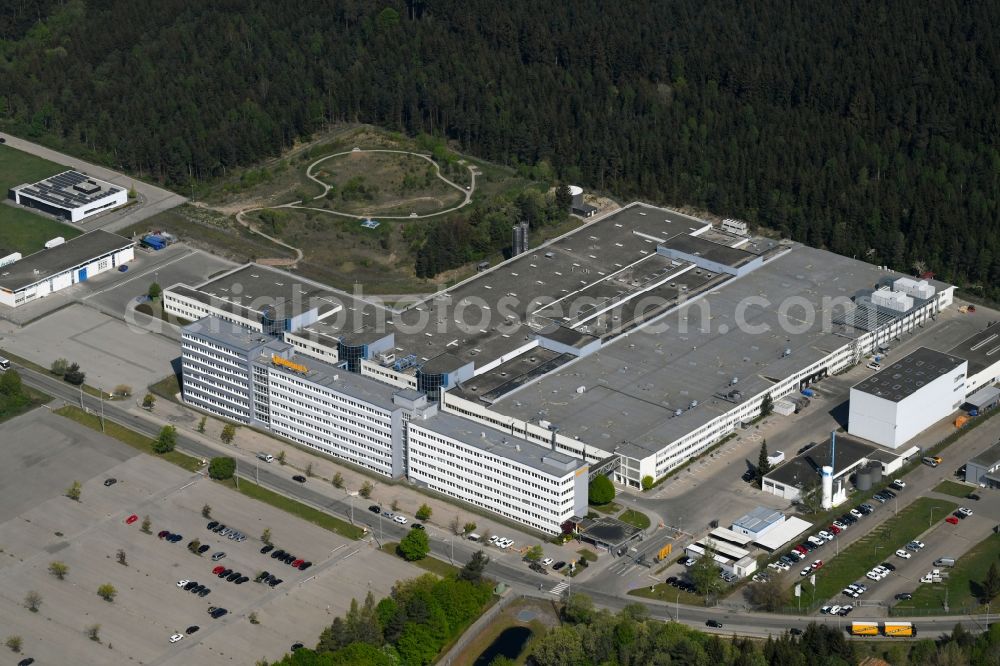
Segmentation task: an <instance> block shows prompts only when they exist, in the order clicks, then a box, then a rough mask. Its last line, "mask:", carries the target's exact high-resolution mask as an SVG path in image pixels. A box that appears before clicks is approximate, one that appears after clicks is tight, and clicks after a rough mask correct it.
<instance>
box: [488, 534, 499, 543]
mask: <svg viewBox="0 0 1000 666" xmlns="http://www.w3.org/2000/svg"><path fill="white" fill-rule="evenodd" d="M499 540H500V537H498V536H497V535H496V534H494V535H493V536H491V537H490V543H492V544H496V542H497V541H499Z"/></svg>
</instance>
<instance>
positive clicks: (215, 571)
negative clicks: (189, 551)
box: [212, 564, 226, 576]
mask: <svg viewBox="0 0 1000 666" xmlns="http://www.w3.org/2000/svg"><path fill="white" fill-rule="evenodd" d="M225 570H226V567H224V566H222V565H221V564H220V565H219V566H217V567H215V568H214V569H212V575H213V576H218V575H219V574H220V573H222V572H223V571H225Z"/></svg>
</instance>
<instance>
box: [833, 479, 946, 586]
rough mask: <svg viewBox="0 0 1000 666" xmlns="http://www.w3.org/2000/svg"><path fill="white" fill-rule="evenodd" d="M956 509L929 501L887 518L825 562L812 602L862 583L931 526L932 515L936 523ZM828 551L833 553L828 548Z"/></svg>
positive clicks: (924, 499) (886, 507)
mask: <svg viewBox="0 0 1000 666" xmlns="http://www.w3.org/2000/svg"><path fill="white" fill-rule="evenodd" d="M956 508H958V505H957V504H953V503H952V502H947V501H943V500H937V499H932V498H929V497H921V498H919V499H917V500H916V501H914V502H913V503H912V504H910V505H909V506H908V507H906V508H905V509H903V510H902V511H900V512H899V515H898V516H893V517H892V518H889V519H888V520H887V521H885V522H884V523H882V524H881V525H879V526H878V527H876V528H875V529H873V530H871V531H870V532H868V533H867V534H865V535H864V536H863V537H862V538H861V539H860V540H858V541H856V542H855V543H853V544H851V546H850V547H848V548H845V549H842V550H841V551H840V555H837V556H836V557H833V558H832V559H831V560H830V561H829V562H825V565H824V566H823V568H822V569H820V570H819V572H817V574H816V596H815V601H817V602H819V601H824V600H826V599H829V598H830V597H832V596H834V595H835V594H837V593H838V592H840V590H842V589H843V588H844V587H846V586H847V585H848V584H850V583H854V582H857V581H859V580H862V579H864V578H865V574H866V573H868V571H869V570H870V569H871V568H872V567H873V566H875V565H876V564H878V563H879V562H882V561H884V560H886V559H889V557H890V556H891V555H892V553H893V552H894V551H895V550H896V549H897V548H902V547H903V546H904V545H905V544H906V543H907V542H909V541H912V540H913V539H915V538H917V536H919V535H920V534H922V533H923V532H925V531H926V530H927V529H928V527H929V526H930V523H929V520H930V519H931V516H932V514H933V519H934V522H935V523H937V522H940V521H942V520H944V518H945V516H947V515H948V514H949V513H951V512H952V511H954V510H955V509H956ZM881 510H882V511H891V510H892V505H891V504H886V505H884V506H883V507H882V509H881ZM863 525H864V523H861V524H859V525H858V526H856V527H855V528H853V529H862V527H863ZM827 550H828V551H830V552H836V551H835V549H831V548H827Z"/></svg>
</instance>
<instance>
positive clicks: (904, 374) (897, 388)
mask: <svg viewBox="0 0 1000 666" xmlns="http://www.w3.org/2000/svg"><path fill="white" fill-rule="evenodd" d="M963 363H965V359H962V358H959V357H957V356H952V355H951V354H945V353H944V352H939V351H935V350H933V349H928V348H927V347H920V348H918V349H915V350H914V351H912V352H910V353H909V354H907V355H906V356H904V357H903V358H901V359H899V360H898V361H896V362H895V363H893V364H892V365H890V366H887V367H885V368H882V369H881V370H879V371H878V372H876V373H875V374H874V375H872V376H871V377H869V378H867V379H865V380H864V381H862V382H860V383H858V384H855V385H854V387H853V389H854V390H858V391H862V392H864V393H868V394H870V395H874V396H878V397H880V398H884V399H886V400H890V401H892V402H899V401H900V400H903V399H904V398H907V397H909V396H911V395H913V394H914V393H916V392H917V391H919V390H920V389H921V388H923V386H924V385H926V384H928V383H930V382H932V381H934V380H935V379H937V378H938V377H940V376H942V375H945V374H947V373H949V372H951V371H952V370H954V369H955V368H957V367H959V366H960V365H962V364H963Z"/></svg>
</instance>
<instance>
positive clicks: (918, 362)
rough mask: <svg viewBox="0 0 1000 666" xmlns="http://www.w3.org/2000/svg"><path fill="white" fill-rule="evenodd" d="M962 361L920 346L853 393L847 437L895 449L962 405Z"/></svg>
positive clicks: (965, 368)
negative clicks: (849, 435)
mask: <svg viewBox="0 0 1000 666" xmlns="http://www.w3.org/2000/svg"><path fill="white" fill-rule="evenodd" d="M967 372H968V362H966V360H965V359H962V358H958V357H957V356H952V355H950V354H945V353H943V352H939V351H935V350H933V349H928V348H926V347H921V348H919V349H917V350H915V351H914V352H912V353H911V354H908V355H907V356H905V357H903V358H901V359H899V360H898V361H896V362H895V363H893V364H892V365H890V366H888V367H885V368H883V369H882V370H880V371H879V372H876V373H875V374H874V375H872V376H871V377H869V378H868V379H865V380H864V381H862V382H861V383H859V384H857V385H856V386H853V387H852V388H851V399H850V400H851V402H850V416H849V421H848V432H850V433H851V434H852V435H855V436H857V437H861V438H864V439H867V440H869V441H872V442H875V443H876V444H881V445H882V446H886V447H889V448H890V449H898V448H899V447H900V446H902V445H903V444H905V443H906V442H908V441H910V440H911V439H912V438H913V437H915V436H916V435H917V434H919V433H920V432H922V431H923V430H926V429H927V428H929V427H930V426H931V425H933V424H934V423H936V422H938V421H940V420H941V419H943V418H945V417H947V416H949V415H950V414H951V413H952V412H954V411H955V410H957V409H958V408H959V407H961V406H962V403H963V402H965V395H966V391H965V379H966V375H967Z"/></svg>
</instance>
